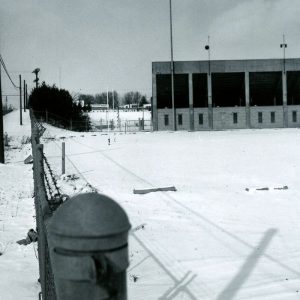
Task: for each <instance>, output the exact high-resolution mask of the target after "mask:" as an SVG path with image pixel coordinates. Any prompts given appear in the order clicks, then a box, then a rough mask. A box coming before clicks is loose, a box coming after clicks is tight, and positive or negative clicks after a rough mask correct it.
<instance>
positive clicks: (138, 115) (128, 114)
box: [89, 110, 151, 122]
mask: <svg viewBox="0 0 300 300" xmlns="http://www.w3.org/2000/svg"><path fill="white" fill-rule="evenodd" d="M89 116H90V118H91V120H92V121H96V122H98V121H99V120H101V119H102V120H106V118H108V119H109V120H114V121H115V122H117V118H118V112H117V110H109V111H108V112H107V111H96V110H95V111H91V112H90V113H89ZM119 117H120V119H121V121H126V120H127V121H136V120H138V119H142V118H143V117H144V120H151V112H150V111H148V110H144V112H143V111H142V110H140V111H123V110H120V111H119Z"/></svg>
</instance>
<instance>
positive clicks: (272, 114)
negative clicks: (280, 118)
mask: <svg viewBox="0 0 300 300" xmlns="http://www.w3.org/2000/svg"><path fill="white" fill-rule="evenodd" d="M271 123H275V112H274V111H271Z"/></svg>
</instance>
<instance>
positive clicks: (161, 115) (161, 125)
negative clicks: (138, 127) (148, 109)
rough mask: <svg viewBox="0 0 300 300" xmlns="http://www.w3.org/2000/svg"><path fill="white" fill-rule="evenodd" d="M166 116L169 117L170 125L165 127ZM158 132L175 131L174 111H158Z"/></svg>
mask: <svg viewBox="0 0 300 300" xmlns="http://www.w3.org/2000/svg"><path fill="white" fill-rule="evenodd" d="M165 115H168V116H169V125H168V126H165ZM157 125H158V130H173V113H172V109H167V108H165V109H157Z"/></svg>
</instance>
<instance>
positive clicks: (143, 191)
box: [133, 186, 177, 195]
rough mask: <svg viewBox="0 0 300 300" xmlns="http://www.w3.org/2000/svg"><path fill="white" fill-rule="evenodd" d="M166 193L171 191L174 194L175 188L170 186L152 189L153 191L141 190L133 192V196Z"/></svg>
mask: <svg viewBox="0 0 300 300" xmlns="http://www.w3.org/2000/svg"><path fill="white" fill-rule="evenodd" d="M167 191H172V192H176V191H177V190H176V188H175V186H170V187H163V188H154V189H143V190H135V189H134V190H133V193H134V194H140V195H143V194H148V193H153V192H167Z"/></svg>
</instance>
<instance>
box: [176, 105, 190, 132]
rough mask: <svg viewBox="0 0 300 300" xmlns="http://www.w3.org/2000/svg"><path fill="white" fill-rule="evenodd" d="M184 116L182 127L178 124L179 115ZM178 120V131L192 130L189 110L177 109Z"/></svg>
mask: <svg viewBox="0 0 300 300" xmlns="http://www.w3.org/2000/svg"><path fill="white" fill-rule="evenodd" d="M179 114H181V115H182V125H179V124H178V115H179ZM176 118H177V121H176V122H177V130H190V114H189V109H188V108H177V109H176Z"/></svg>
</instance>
